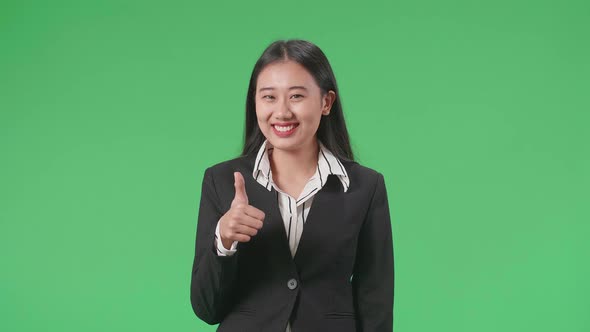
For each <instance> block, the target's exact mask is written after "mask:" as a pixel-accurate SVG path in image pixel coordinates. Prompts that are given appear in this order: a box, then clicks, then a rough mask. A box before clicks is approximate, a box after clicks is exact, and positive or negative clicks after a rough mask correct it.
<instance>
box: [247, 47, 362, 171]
mask: <svg viewBox="0 0 590 332" xmlns="http://www.w3.org/2000/svg"><path fill="white" fill-rule="evenodd" d="M285 60H292V61H295V62H297V63H299V64H300V65H302V66H303V67H305V69H307V71H308V72H309V73H310V74H311V75H312V76H313V77H314V79H315V81H316V83H317V85H318V86H319V87H320V90H321V94H322V96H324V95H325V94H326V93H327V92H328V91H329V90H332V91H334V93H336V99H335V100H334V103H333V104H332V108H331V110H330V114H329V115H327V116H322V117H321V120H320V125H319V127H318V131H317V137H318V139H319V140H320V141H321V142H322V143H323V144H324V146H325V147H326V148H328V149H329V150H330V151H331V152H332V153H333V154H334V156H336V157H337V158H339V159H342V160H349V161H354V156H353V153H352V149H351V147H350V139H349V137H348V130H347V129H346V123H345V121H344V114H343V113H342V105H341V103H340V94H339V93H338V87H337V85H336V77H335V76H334V72H333V71H332V67H331V66H330V63H329V62H328V59H327V58H326V55H325V54H324V52H322V50H321V49H320V48H319V47H317V46H316V45H314V44H313V43H311V42H308V41H305V40H300V39H291V40H277V41H275V42H273V43H272V44H270V45H269V46H268V47H267V48H266V49H265V50H264V52H262V55H261V56H260V58H259V59H258V61H256V65H254V70H253V71H252V76H251V77H250V85H249V87H248V96H247V97H246V126H245V131H244V148H243V150H242V156H244V155H248V154H251V153H256V152H257V151H258V149H259V148H260V145H261V144H262V142H264V140H265V137H264V135H263V134H262V132H261V131H260V128H259V127H258V121H257V118H256V103H255V98H256V83H257V81H258V75H259V74H260V72H261V71H262V69H264V68H265V67H266V66H267V65H269V64H271V63H273V62H277V61H285Z"/></svg>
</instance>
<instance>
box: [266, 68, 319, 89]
mask: <svg viewBox="0 0 590 332" xmlns="http://www.w3.org/2000/svg"><path fill="white" fill-rule="evenodd" d="M256 83H257V89H259V88H263V87H272V88H276V89H282V88H289V87H290V86H294V85H301V86H305V87H307V88H308V89H311V88H314V87H316V88H319V87H318V86H317V84H316V83H315V80H314V78H313V76H311V74H310V73H309V72H308V71H307V69H305V67H303V66H302V65H300V64H298V63H297V62H294V61H280V62H274V63H271V64H269V65H267V66H266V67H264V69H263V70H262V71H261V72H260V74H258V80H257V82H256Z"/></svg>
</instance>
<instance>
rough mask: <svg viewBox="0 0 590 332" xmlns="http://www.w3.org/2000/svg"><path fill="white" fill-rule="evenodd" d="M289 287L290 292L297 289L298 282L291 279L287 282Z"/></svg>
mask: <svg viewBox="0 0 590 332" xmlns="http://www.w3.org/2000/svg"><path fill="white" fill-rule="evenodd" d="M287 287H289V289H290V290H293V289H295V288H297V280H295V279H289V281H288V282H287Z"/></svg>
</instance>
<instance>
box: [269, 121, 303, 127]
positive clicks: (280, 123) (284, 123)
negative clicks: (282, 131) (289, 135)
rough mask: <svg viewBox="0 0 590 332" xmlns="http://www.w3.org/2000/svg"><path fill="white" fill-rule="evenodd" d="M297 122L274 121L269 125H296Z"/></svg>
mask: <svg viewBox="0 0 590 332" xmlns="http://www.w3.org/2000/svg"><path fill="white" fill-rule="evenodd" d="M298 124H299V122H275V123H271V124H270V125H271V126H281V127H287V126H290V125H298Z"/></svg>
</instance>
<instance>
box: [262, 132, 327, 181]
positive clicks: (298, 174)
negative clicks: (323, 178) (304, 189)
mask: <svg viewBox="0 0 590 332" xmlns="http://www.w3.org/2000/svg"><path fill="white" fill-rule="evenodd" d="M319 149H320V146H319V144H318V142H317V139H313V140H312V142H311V143H310V145H308V146H305V147H303V148H300V149H297V150H281V149H277V148H276V147H275V148H274V150H273V152H272V155H271V157H270V165H271V170H272V175H273V178H274V179H278V178H279V177H280V178H281V179H283V180H285V179H288V180H305V181H307V179H309V178H310V177H311V176H312V175H313V174H314V173H315V169H316V167H317V165H318V153H319V152H320V151H319Z"/></svg>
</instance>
